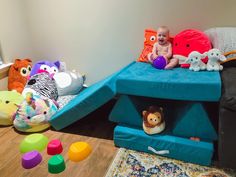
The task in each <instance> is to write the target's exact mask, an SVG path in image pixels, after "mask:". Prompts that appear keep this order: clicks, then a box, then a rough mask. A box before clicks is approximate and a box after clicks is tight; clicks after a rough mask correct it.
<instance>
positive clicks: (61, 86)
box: [53, 71, 85, 96]
mask: <svg viewBox="0 0 236 177" xmlns="http://www.w3.org/2000/svg"><path fill="white" fill-rule="evenodd" d="M53 78H54V79H55V82H56V86H57V90H58V95H59V96H64V95H75V94H78V93H79V91H80V90H81V89H82V88H83V84H84V81H85V76H82V75H81V74H80V73H78V72H76V71H72V72H70V71H65V72H59V73H56V74H55V75H54V76H53Z"/></svg>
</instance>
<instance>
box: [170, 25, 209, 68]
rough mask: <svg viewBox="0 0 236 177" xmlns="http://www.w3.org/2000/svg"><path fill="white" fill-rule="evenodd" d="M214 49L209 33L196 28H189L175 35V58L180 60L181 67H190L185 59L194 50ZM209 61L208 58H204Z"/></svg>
mask: <svg viewBox="0 0 236 177" xmlns="http://www.w3.org/2000/svg"><path fill="white" fill-rule="evenodd" d="M210 49H212V46H211V42H210V40H209V38H208V37H207V35H206V34H205V33H203V32H201V31H199V30H196V29H187V30H184V31H182V32H180V33H179V34H177V35H176V36H175V37H174V40H173V58H177V59H178V60H179V64H180V65H181V67H186V68H188V67H189V64H186V63H185V61H186V59H187V57H188V55H189V53H191V52H192V51H198V52H200V53H204V52H207V51H209V50H210ZM203 62H204V63H206V62H207V58H205V59H203Z"/></svg>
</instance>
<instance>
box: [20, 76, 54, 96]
mask: <svg viewBox="0 0 236 177" xmlns="http://www.w3.org/2000/svg"><path fill="white" fill-rule="evenodd" d="M28 92H32V93H34V95H36V94H37V95H41V96H44V97H46V98H49V99H52V100H57V98H58V91H57V87H56V82H55V80H54V79H53V78H52V76H51V75H49V74H48V73H46V72H44V73H39V74H35V75H33V76H32V77H30V79H29V80H28V82H27V83H26V86H25V88H24V90H23V92H22V95H23V96H25V95H26V93H28Z"/></svg>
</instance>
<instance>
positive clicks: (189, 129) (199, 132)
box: [172, 102, 217, 141]
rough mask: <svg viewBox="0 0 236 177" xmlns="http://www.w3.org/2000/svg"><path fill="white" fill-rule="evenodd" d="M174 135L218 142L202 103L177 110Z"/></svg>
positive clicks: (173, 129) (184, 106)
mask: <svg viewBox="0 0 236 177" xmlns="http://www.w3.org/2000/svg"><path fill="white" fill-rule="evenodd" d="M175 113H176V117H175V123H174V125H173V128H172V133H173V135H176V136H181V137H199V138H200V139H204V140H210V141H213V140H217V134H216V131H215V129H214V127H213V126H212V123H211V122H210V120H209V118H208V115H207V112H206V110H205V108H204V106H203V105H202V103H198V102H195V103H188V104H185V105H181V106H178V108H177V109H176V110H175Z"/></svg>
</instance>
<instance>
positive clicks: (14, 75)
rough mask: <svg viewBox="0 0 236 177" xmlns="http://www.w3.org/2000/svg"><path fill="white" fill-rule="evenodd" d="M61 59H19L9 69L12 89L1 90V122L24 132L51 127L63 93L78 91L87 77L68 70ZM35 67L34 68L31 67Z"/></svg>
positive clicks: (72, 93)
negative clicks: (51, 120) (51, 121)
mask: <svg viewBox="0 0 236 177" xmlns="http://www.w3.org/2000/svg"><path fill="white" fill-rule="evenodd" d="M60 66H61V62H60V61H55V62H51V61H39V62H37V63H35V64H34V65H33V67H32V61H31V60H30V59H23V60H21V59H16V60H15V63H14V64H13V65H12V66H11V68H10V70H9V82H8V88H9V90H12V91H1V92H0V125H12V124H13V126H14V127H15V128H16V129H17V130H18V131H22V132H38V131H42V130H45V129H47V128H48V127H50V124H49V120H50V119H51V117H52V116H53V114H55V113H56V112H57V111H58V108H59V106H58V105H59V104H58V103H57V99H58V97H59V96H67V95H68V96H69V95H70V96H71V95H75V94H78V93H79V91H80V90H81V89H82V87H83V84H84V81H85V77H84V76H82V75H81V74H79V73H78V72H75V71H67V70H66V65H65V63H63V62H62V68H60ZM31 68H32V69H31Z"/></svg>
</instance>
